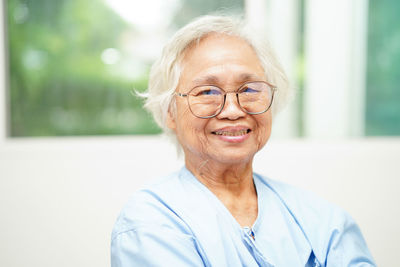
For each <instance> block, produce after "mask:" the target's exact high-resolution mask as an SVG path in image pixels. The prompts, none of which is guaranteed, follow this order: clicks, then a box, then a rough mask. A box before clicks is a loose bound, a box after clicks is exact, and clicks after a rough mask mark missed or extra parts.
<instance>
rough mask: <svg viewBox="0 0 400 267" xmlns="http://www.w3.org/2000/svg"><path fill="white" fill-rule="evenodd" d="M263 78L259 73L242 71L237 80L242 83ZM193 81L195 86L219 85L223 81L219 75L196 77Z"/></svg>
mask: <svg viewBox="0 0 400 267" xmlns="http://www.w3.org/2000/svg"><path fill="white" fill-rule="evenodd" d="M263 80H264V78H261V77H259V76H258V75H255V74H252V73H242V74H240V75H239V76H238V77H237V78H236V79H235V82H237V83H238V84H242V83H245V82H248V81H263ZM192 82H193V85H194V86H199V85H204V84H210V85H211V84H212V85H219V84H220V83H221V80H220V79H219V78H218V76H215V75H206V76H203V77H199V78H196V79H194V80H193V81H192Z"/></svg>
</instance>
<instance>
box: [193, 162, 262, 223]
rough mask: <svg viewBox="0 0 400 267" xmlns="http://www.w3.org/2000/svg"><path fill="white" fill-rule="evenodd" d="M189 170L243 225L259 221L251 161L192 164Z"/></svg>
mask: <svg viewBox="0 0 400 267" xmlns="http://www.w3.org/2000/svg"><path fill="white" fill-rule="evenodd" d="M185 163H186V167H187V168H188V170H190V171H191V172H192V173H193V174H194V176H195V177H196V178H197V179H198V180H199V181H200V182H201V183H202V184H204V185H205V186H206V187H207V188H208V189H209V190H210V191H211V192H213V193H214V195H216V196H217V197H218V199H219V200H220V201H221V202H222V203H223V204H224V205H225V207H226V208H227V209H228V210H229V211H230V213H231V214H232V216H233V217H234V218H235V219H236V221H237V222H238V223H239V224H240V225H241V226H252V225H253V223H254V221H255V220H256V218H257V214H258V204H257V192H256V188H255V186H254V182H253V169H252V161H250V162H247V163H240V164H223V163H218V162H215V161H211V160H210V161H197V162H192V161H190V160H188V159H185Z"/></svg>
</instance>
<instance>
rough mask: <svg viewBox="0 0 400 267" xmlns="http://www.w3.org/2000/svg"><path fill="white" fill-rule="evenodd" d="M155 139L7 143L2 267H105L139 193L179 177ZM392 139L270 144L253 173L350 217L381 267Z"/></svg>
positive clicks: (1, 199) (389, 213)
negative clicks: (120, 221)
mask: <svg viewBox="0 0 400 267" xmlns="http://www.w3.org/2000/svg"><path fill="white" fill-rule="evenodd" d="M174 153H175V151H174V149H173V147H171V146H169V145H168V144H166V143H165V142H163V141H162V140H161V139H160V138H159V137H137V138H130V137H120V138H115V137H112V138H78V139H76V138H67V139H61V140H58V139H35V140H32V139H30V140H24V139H18V140H8V141H7V142H5V143H3V145H2V146H1V147H0V214H1V219H0V236H1V238H0V266H7V267H17V266H18V267H19V266H32V267H34V266H38V267H39V266H40V267H51V266H59V267H62V266H66V267H67V266H68V267H70V266H97V267H102V266H104V267H105V266H109V244H110V232H111V228H112V226H113V223H114V221H115V219H116V217H117V214H118V212H119V210H120V209H121V207H122V205H123V204H124V203H125V201H126V200H127V199H128V197H129V195H130V194H131V193H132V192H134V191H135V190H136V189H137V188H138V187H139V186H140V185H142V184H143V183H145V182H147V181H149V180H150V179H152V178H154V177H157V176H159V175H163V174H166V173H168V172H169V171H172V170H175V169H177V168H178V167H179V166H180V165H181V163H180V162H179V161H177V160H176V158H175V156H174ZM399 155H400V140H399V139H387V140H385V139H360V140H351V141H350V140H349V141H329V142H328V141H318V142H316V141H311V140H292V141H274V140H272V141H271V142H270V143H269V144H267V146H266V148H264V150H263V151H261V152H260V153H259V155H257V158H256V162H255V169H256V170H257V171H258V172H260V173H263V174H266V175H268V176H269V177H272V178H275V179H279V180H282V181H285V182H288V183H291V184H294V185H297V186H299V187H302V188H305V189H308V190H311V191H313V192H315V193H317V194H318V195H320V196H322V197H324V198H326V199H328V200H330V201H331V202H334V203H336V204H338V205H340V206H341V207H343V208H345V209H346V210H347V211H349V212H350V213H351V214H352V215H353V216H354V218H355V219H356V220H357V222H358V223H359V225H360V227H361V229H362V231H363V233H364V236H365V238H366V240H367V242H368V244H369V246H370V249H371V250H372V253H373V255H374V257H375V258H376V260H377V262H378V264H379V265H380V266H395V265H396V264H397V261H398V259H397V258H398V256H397V254H398V251H399V250H400V244H399V242H398V239H399V237H400V231H399V227H398V226H399V225H400V212H399V211H400V209H399V207H398V205H399V203H400V195H399V194H398V188H399V187H400V179H399V178H400V175H399V171H398V159H399Z"/></svg>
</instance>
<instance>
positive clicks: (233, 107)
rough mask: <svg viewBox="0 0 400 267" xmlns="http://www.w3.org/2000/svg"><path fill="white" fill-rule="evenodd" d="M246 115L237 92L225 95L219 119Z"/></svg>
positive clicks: (237, 117) (231, 118) (230, 118)
mask: <svg viewBox="0 0 400 267" xmlns="http://www.w3.org/2000/svg"><path fill="white" fill-rule="evenodd" d="M244 116H246V112H244V111H243V110H242V108H241V107H240V105H239V101H238V98H237V94H236V92H231V93H227V94H226V95H225V104H224V107H223V109H222V110H221V112H220V113H219V114H218V115H217V118H218V119H228V120H237V119H239V118H242V117H244Z"/></svg>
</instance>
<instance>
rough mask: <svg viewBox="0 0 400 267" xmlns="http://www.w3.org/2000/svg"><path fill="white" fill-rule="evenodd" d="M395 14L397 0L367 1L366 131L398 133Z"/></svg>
mask: <svg viewBox="0 0 400 267" xmlns="http://www.w3.org/2000/svg"><path fill="white" fill-rule="evenodd" d="M399 14H400V1H398V0H371V1H370V2H369V19H368V32H369V33H368V67H367V103H366V104H367V105H366V107H367V112H366V134H367V135H400V86H399V85H400V19H399Z"/></svg>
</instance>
